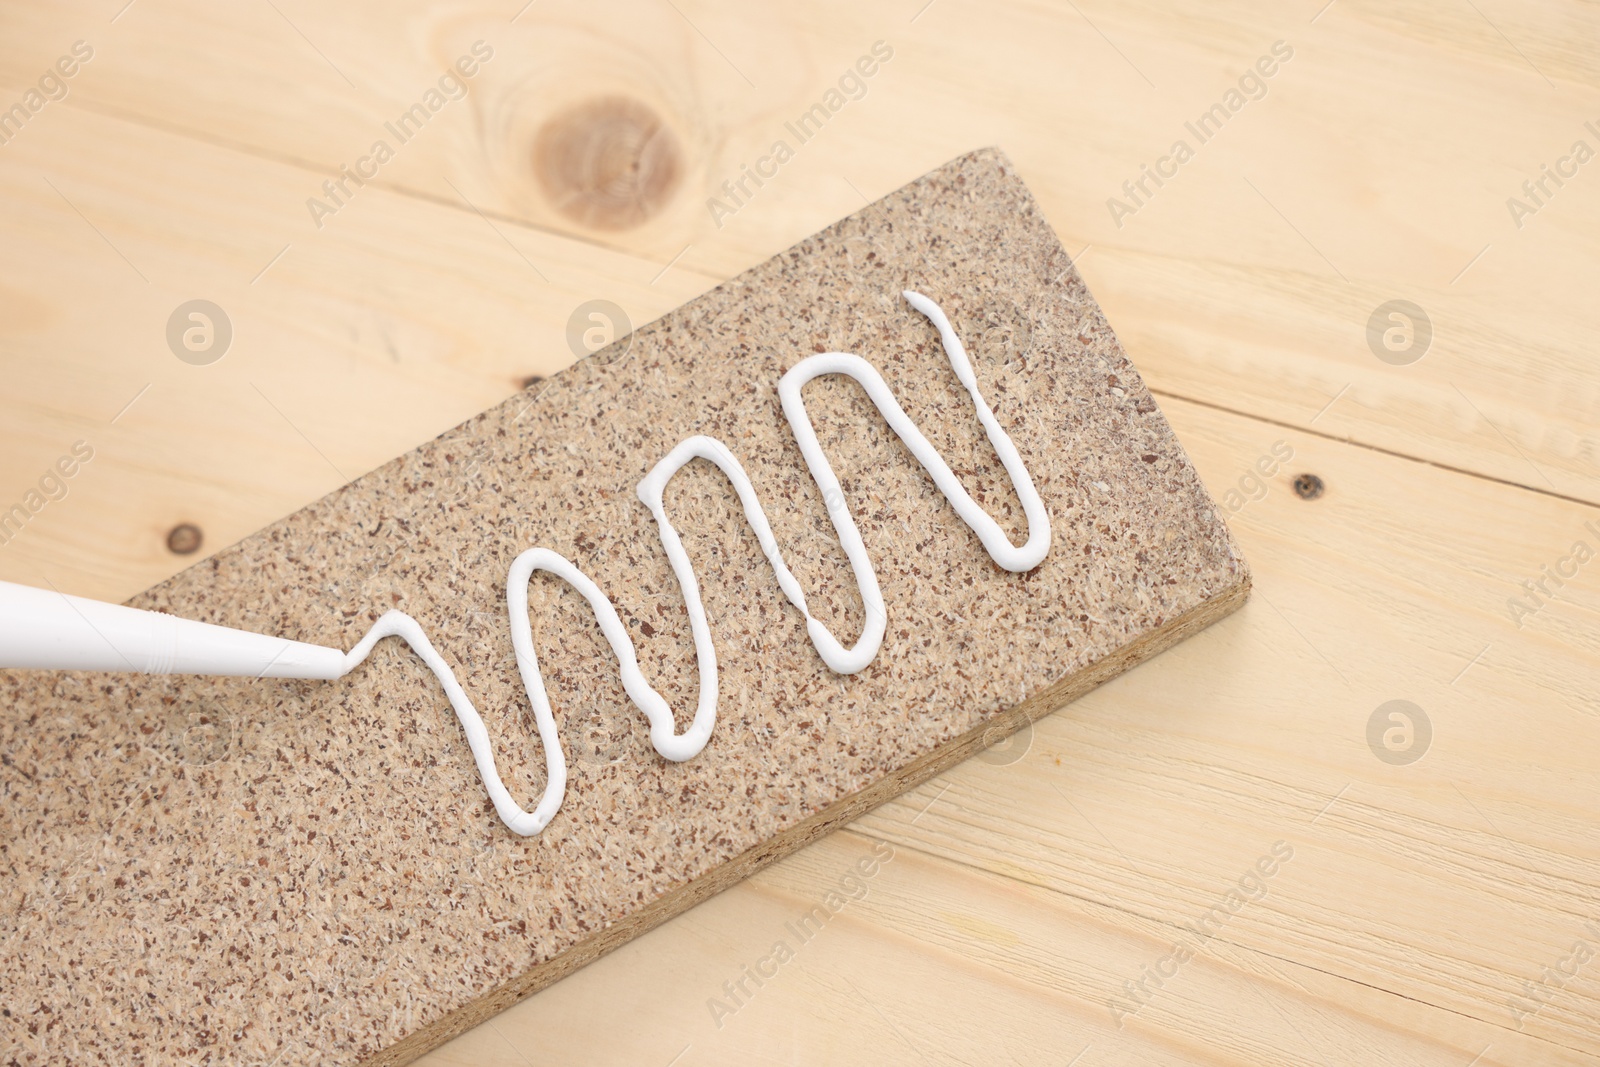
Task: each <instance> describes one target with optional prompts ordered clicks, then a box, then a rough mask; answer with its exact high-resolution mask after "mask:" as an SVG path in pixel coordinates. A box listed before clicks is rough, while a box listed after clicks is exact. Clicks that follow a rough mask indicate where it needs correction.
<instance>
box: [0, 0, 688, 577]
mask: <svg viewBox="0 0 1600 1067" xmlns="http://www.w3.org/2000/svg"><path fill="white" fill-rule="evenodd" d="M269 10H270V9H269ZM46 119H48V121H45V120H46ZM306 182H307V178H306V175H305V173H304V172H303V171H301V170H300V169H298V168H295V167H292V166H288V165H285V164H282V163H276V162H271V161H263V160H262V159H260V158H259V157H253V156H246V155H241V154H239V153H237V152H233V151H229V150H226V149H219V148H217V147H215V146H212V145H207V144H203V143H200V142H196V141H194V140H192V139H189V138H184V137H177V136H173V135H171V134H167V133H163V132H160V131H155V130H151V129H149V128H147V127H141V126H134V125H130V124H129V123H126V122H123V121H120V120H117V119H108V118H105V117H103V116H100V115H96V114H93V113H89V112H84V111H71V110H65V111H52V112H50V113H48V114H46V115H43V116H41V117H40V120H39V121H38V122H36V123H33V124H31V125H30V126H28V127H27V129H26V130H25V132H24V135H23V136H21V137H18V138H16V139H15V140H14V141H12V143H10V144H8V145H6V146H4V148H3V150H0V197H3V198H4V200H5V202H6V203H7V204H9V205H10V207H11V210H9V211H7V212H4V213H3V217H0V240H4V241H5V243H6V246H7V248H9V249H15V250H19V253H18V254H15V255H8V256H6V257H4V259H3V261H0V313H3V318H4V328H3V334H0V345H3V353H4V359H5V362H6V367H7V370H6V390H5V396H4V398H3V400H0V405H3V412H4V414H3V417H0V501H3V502H4V503H3V505H0V509H3V508H8V507H10V506H11V505H12V504H14V503H16V502H18V501H19V500H21V499H23V497H24V495H25V494H26V493H27V492H28V491H29V490H31V489H36V488H37V483H38V480H39V479H40V477H41V475H42V473H43V472H45V471H47V470H48V469H50V467H51V465H52V464H53V463H54V462H55V461H56V459H57V458H58V457H59V456H61V455H62V454H64V453H66V452H67V451H68V450H69V449H70V447H71V445H72V444H73V442H74V441H78V440H82V441H85V442H87V443H88V445H89V447H90V448H92V449H93V450H94V458H93V460H92V461H91V462H90V463H88V464H86V465H85V466H84V467H83V468H82V469H81V471H80V472H79V473H78V474H77V475H76V476H75V477H74V478H73V480H72V481H71V482H70V483H68V484H67V490H68V491H67V493H66V495H65V497H64V498H63V499H59V500H54V501H51V502H50V503H49V504H48V505H47V506H45V507H44V508H43V510H41V511H40V512H38V514H36V515H34V516H33V517H32V518H31V519H30V520H29V522H28V524H27V527H26V529H25V530H24V531H23V532H22V533H20V534H19V535H17V536H15V537H13V538H10V539H8V540H7V542H6V543H5V544H4V545H3V546H0V577H3V578H6V579H8V580H12V581H20V582H27V583H30V584H33V585H39V586H43V585H45V584H47V583H51V584H54V585H56V586H58V587H60V588H62V589H65V590H67V591H69V592H74V593H79V594H83V595H87V596H96V597H101V598H105V599H112V600H121V599H123V598H125V597H128V596H131V595H132V594H134V593H136V592H138V591H140V590H142V589H145V588H148V587H149V586H150V585H152V584H153V583H155V582H156V581H158V580H160V579H162V578H165V577H167V576H169V575H170V574H171V573H172V572H173V571H174V570H175V569H176V568H177V567H178V566H180V565H182V563H184V562H187V560H184V559H183V558H182V557H178V556H174V555H172V554H171V553H170V552H168V551H167V550H166V547H165V539H166V535H167V531H168V530H170V529H171V528H172V527H173V526H175V525H177V524H179V523H185V522H187V523H195V524H198V525H199V526H200V527H201V528H202V530H203V531H204V534H205V549H204V551H205V553H206V554H209V553H210V552H211V551H214V550H215V549H218V548H222V547H224V546H226V545H229V544H232V543H233V542H235V541H237V540H238V539H240V538H242V537H244V536H245V535H247V534H249V533H251V532H253V531H255V530H258V529H260V528H261V527H262V526H264V525H266V524H267V523H269V522H272V521H274V520H275V519H277V518H279V517H281V516H283V515H285V514H288V513H289V512H291V511H293V510H294V509H296V508H298V507H300V506H302V505H304V504H306V503H307V502H309V501H311V500H314V499H316V498H317V497H319V496H321V495H322V494H324V493H326V492H328V491H329V490H331V489H334V488H336V487H338V486H341V485H343V484H344V483H345V482H347V481H348V480H350V479H352V478H354V477H356V476H357V475H360V474H362V473H364V472H366V471H368V470H371V469H372V468H374V467H376V466H377V465H378V464H380V463H382V462H384V461H385V460H387V459H389V458H391V457H392V456H395V455H399V454H400V453H402V452H405V451H406V450H407V449H409V448H411V447H413V446H414V445H415V444H417V442H419V441H421V440H426V439H428V438H430V437H433V436H435V435H437V434H438V433H440V432H442V431H444V430H446V429H448V428H449V427H450V426H453V425H455V424H456V423H458V422H460V421H462V420H463V419H466V418H468V417H469V416H471V415H473V414H475V413H476V412H478V411H481V410H483V408H484V407H486V406H488V405H490V404H492V403H496V402H498V401H501V400H503V399H505V397H507V396H509V395H511V394H512V393H514V392H515V391H516V390H517V389H518V387H519V385H520V383H521V381H522V379H523V378H524V377H525V376H527V375H530V374H544V375H548V374H552V373H554V372H555V371H556V370H558V369H560V368H561V367H564V366H566V365H568V364H569V363H571V362H572V361H573V359H574V358H575V357H574V353H573V351H572V350H571V349H570V348H569V346H568V340H567V336H566V329H567V323H568V320H569V318H570V317H571V315H572V314H573V312H574V310H575V309H577V308H578V307H579V306H580V305H582V304H583V303H584V302H586V301H589V300H592V299H596V298H604V299H609V300H611V301H612V302H614V303H616V304H619V305H621V306H622V307H623V308H624V309H625V311H626V313H627V314H628V316H629V317H630V318H631V319H632V320H633V321H634V322H636V323H639V324H642V323H644V322H646V321H648V320H650V319H652V318H654V317H656V316H657V315H659V314H660V313H661V312H663V311H665V310H667V309H668V308H671V307H673V306H676V305H677V304H678V303H681V302H682V301H683V300H684V299H685V298H687V297H688V296H690V295H693V294H694V293H697V292H699V291H701V290H702V289H704V288H706V287H707V285H708V284H709V283H708V281H707V280H706V279H704V278H702V277H699V276H697V275H695V274H693V273H692V272H686V271H682V270H678V269H674V270H672V271H667V272H665V273H663V272H662V269H661V268H662V264H658V263H652V262H648V261H645V260H640V259H637V258H634V257H630V256H627V255H623V254H621V253H617V252H612V251H608V250H605V249H600V248H596V247H595V246H593V245H591V244H587V243H584V242H579V241H572V240H568V239H565V238H561V237H557V236H552V235H550V234H548V233H541V232H536V231H531V230H529V229H528V228H526V227H523V226H518V225H515V224H512V223H506V222H498V223H494V224H490V223H488V222H486V221H485V220H484V219H481V218H479V217H477V216H476V215H473V214H471V213H470V212H468V211H465V210H454V209H452V208H449V207H444V206H440V205H436V204H433V203H430V202H427V201H420V200H417V199H416V198H414V197H406V196H399V195H396V194H395V193H393V192H391V191H389V190H386V189H369V190H366V191H365V192H364V193H363V195H362V198H361V199H360V200H359V201H356V202H353V203H352V204H351V206H350V208H349V209H348V210H347V211H346V212H344V213H343V214H342V215H341V216H340V219H339V223H340V225H339V226H338V227H337V228H333V227H329V228H328V229H326V230H325V231H324V232H323V233H315V232H313V233H310V234H307V233H302V232H300V231H299V230H297V229H296V228H295V226H294V225H293V222H294V221H295V220H294V218H293V212H292V211H291V210H289V209H291V208H293V207H294V206H295V205H296V204H298V203H299V201H300V200H302V199H303V198H304V192H305V188H306ZM195 298H206V299H209V300H211V301H213V302H214V303H216V304H217V305H219V306H220V307H221V308H222V309H223V310H224V313H225V314H226V315H227V316H228V317H229V319H230V320H231V322H232V326H233V339H232V343H231V346H230V348H229V350H228V351H227V352H226V354H225V355H223V356H222V358H221V359H220V360H219V361H218V362H215V363H212V364H210V365H205V366H196V365H191V364H189V363H185V362H183V361H181V360H180V359H179V358H177V356H176V355H175V354H174V352H173V351H172V350H171V349H170V348H169V344H168V340H167V336H166V331H167V323H168V320H169V318H170V317H171V316H172V314H173V312H174V310H175V309H176V308H177V307H178V306H179V305H180V304H182V303H184V302H186V301H189V300H192V299H195ZM202 558H203V557H202Z"/></svg>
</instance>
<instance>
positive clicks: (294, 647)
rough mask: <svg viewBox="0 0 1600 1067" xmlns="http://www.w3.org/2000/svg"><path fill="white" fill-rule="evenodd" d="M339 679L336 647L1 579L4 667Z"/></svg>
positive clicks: (340, 658) (0, 659)
mask: <svg viewBox="0 0 1600 1067" xmlns="http://www.w3.org/2000/svg"><path fill="white" fill-rule="evenodd" d="M4 667H23V668H34V669H44V670H79V671H138V672H140V673H142V674H222V675H236V676H243V677H250V678H320V679H332V678H340V677H343V676H344V673H345V654H344V652H342V651H340V650H339V649H336V648H327V647H325V646H323V645H312V644H306V643H305V642H303V641H289V640H285V639H284V638H281V637H268V636H267V635H265V634H258V633H252V632H250V631H249V630H235V629H232V628H230V627H227V626H213V625H212V624H210V623H205V622H195V621H194V620H192V619H180V618H178V617H177V616H176V615H163V614H161V613H160V612H156V611H142V610H140V609H139V608H129V607H123V606H121V605H119V604H106V603H102V602H101V601H98V600H87V599H85V598H83V597H76V596H68V595H67V594H65V593H57V592H53V591H51V590H48V589H35V588H33V587H31V586H26V585H16V584H14V583H12V582H0V668H4Z"/></svg>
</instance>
